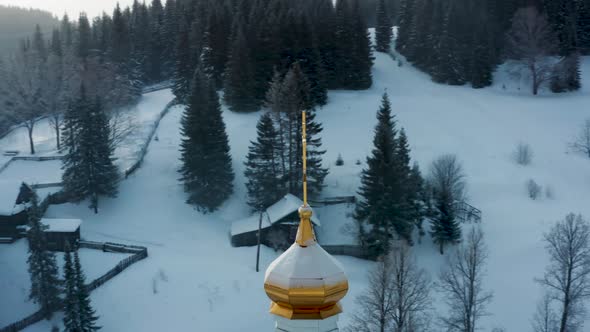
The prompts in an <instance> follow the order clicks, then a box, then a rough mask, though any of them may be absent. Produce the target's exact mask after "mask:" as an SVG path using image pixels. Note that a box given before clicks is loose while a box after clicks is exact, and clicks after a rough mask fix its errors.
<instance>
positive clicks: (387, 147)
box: [355, 94, 397, 257]
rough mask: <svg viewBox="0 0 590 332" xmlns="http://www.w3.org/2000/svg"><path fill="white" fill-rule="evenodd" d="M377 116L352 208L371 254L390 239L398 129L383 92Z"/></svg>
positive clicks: (375, 254)
mask: <svg viewBox="0 0 590 332" xmlns="http://www.w3.org/2000/svg"><path fill="white" fill-rule="evenodd" d="M377 120H378V123H377V126H376V128H375V137H374V139H373V145H374V149H373V151H372V153H371V156H369V157H367V166H368V168H366V169H364V170H363V172H362V175H361V187H360V190H359V195H361V196H362V198H363V199H362V200H361V201H360V202H359V203H358V205H357V208H356V211H355V219H356V220H358V221H359V222H360V223H361V227H360V230H361V234H360V241H361V244H362V245H363V246H364V247H365V248H367V249H368V251H369V254H370V256H372V257H379V256H381V255H383V254H385V253H387V252H388V251H389V247H390V241H391V236H390V234H391V224H392V220H391V217H390V215H389V213H390V211H391V208H390V202H391V200H392V197H391V196H392V193H391V191H392V188H391V186H390V185H391V181H392V175H393V174H392V173H393V172H392V170H393V169H394V167H395V150H396V149H397V147H396V135H397V130H396V128H395V120H394V117H393V115H392V114H391V103H390V101H389V97H388V96H387V94H384V95H383V99H382V101H381V107H380V108H379V111H378V112H377ZM365 225H367V226H368V227H365Z"/></svg>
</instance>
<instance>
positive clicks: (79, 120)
mask: <svg viewBox="0 0 590 332" xmlns="http://www.w3.org/2000/svg"><path fill="white" fill-rule="evenodd" d="M64 146H65V148H66V156H65V158H64V161H63V166H62V168H63V169H64V174H63V183H64V191H65V192H66V193H67V194H68V195H69V197H70V199H71V200H72V201H74V202H79V201H81V200H84V199H86V198H90V208H91V209H94V212H95V213H98V198H99V196H103V195H104V196H108V197H115V196H116V195H117V184H118V181H119V173H118V170H117V167H116V166H115V165H114V160H115V159H114V157H113V153H114V147H113V144H112V138H111V134H110V126H109V122H108V119H107V116H106V114H105V113H104V111H103V109H102V106H101V103H100V100H99V99H98V98H97V100H96V102H94V103H91V102H89V101H88V99H87V96H86V91H85V88H84V86H82V88H81V92H80V98H79V99H78V101H77V102H76V104H75V106H74V107H70V108H69V109H68V111H67V114H66V116H65V128H64Z"/></svg>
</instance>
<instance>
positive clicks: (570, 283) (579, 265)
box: [538, 214, 590, 332]
mask: <svg viewBox="0 0 590 332" xmlns="http://www.w3.org/2000/svg"><path fill="white" fill-rule="evenodd" d="M544 237H545V247H546V249H547V252H548V254H549V262H550V263H549V266H547V270H546V272H545V276H544V277H543V278H542V279H539V280H538V282H539V283H540V284H541V285H543V286H544V287H545V288H546V289H547V291H548V292H550V294H552V300H553V301H555V302H557V304H558V308H559V309H558V311H557V315H558V317H559V318H558V319H559V323H558V326H559V329H558V331H559V332H570V331H582V326H583V323H584V314H585V311H586V308H585V305H584V304H585V301H586V300H587V299H589V298H590V223H589V222H588V221H586V220H584V219H583V218H582V216H581V215H575V214H568V215H567V216H566V217H565V219H564V220H563V221H559V222H558V223H556V224H555V225H554V226H553V227H552V228H551V231H550V232H548V233H546V234H545V236H544Z"/></svg>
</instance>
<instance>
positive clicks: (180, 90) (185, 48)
mask: <svg viewBox="0 0 590 332" xmlns="http://www.w3.org/2000/svg"><path fill="white" fill-rule="evenodd" d="M175 47H176V48H175V55H176V63H175V72H174V79H173V81H174V85H173V87H172V91H173V92H174V95H175V96H176V99H178V101H179V102H181V103H185V102H186V101H187V98H188V94H189V91H190V82H191V79H192V77H191V73H193V72H194V67H193V63H192V58H191V44H190V26H189V23H188V22H186V21H182V22H181V23H180V27H179V32H178V36H176V45H175Z"/></svg>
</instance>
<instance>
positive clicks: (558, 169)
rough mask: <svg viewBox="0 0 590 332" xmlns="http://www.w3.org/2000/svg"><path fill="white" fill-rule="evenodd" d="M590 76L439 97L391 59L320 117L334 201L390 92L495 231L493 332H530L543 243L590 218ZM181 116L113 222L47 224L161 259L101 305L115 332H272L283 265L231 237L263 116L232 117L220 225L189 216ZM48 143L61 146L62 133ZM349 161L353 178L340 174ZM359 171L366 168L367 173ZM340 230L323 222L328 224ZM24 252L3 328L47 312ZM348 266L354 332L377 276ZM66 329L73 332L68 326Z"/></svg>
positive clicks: (3, 255)
mask: <svg viewBox="0 0 590 332" xmlns="http://www.w3.org/2000/svg"><path fill="white" fill-rule="evenodd" d="M582 69H583V88H582V90H580V91H578V92H575V93H570V94H562V95H559V96H557V95H552V94H542V95H540V96H537V97H533V96H530V95H529V93H528V90H527V89H526V87H524V85H523V88H522V90H519V89H518V86H519V83H516V82H514V78H513V77H508V76H507V75H504V74H501V73H502V71H503V70H504V68H501V69H500V74H498V75H497V79H496V83H495V84H494V85H493V86H492V87H490V88H486V89H482V90H473V89H471V88H469V87H450V86H445V85H438V84H434V83H432V82H431V81H430V79H429V77H428V76H427V75H425V74H422V73H420V72H419V71H417V70H415V69H414V68H412V67H411V66H410V65H408V64H404V65H403V66H401V67H400V66H398V64H397V62H396V61H394V60H392V59H391V57H390V56H388V55H385V54H382V53H377V54H376V60H375V66H374V68H373V76H374V85H373V87H372V88H371V89H369V90H367V91H358V92H351V91H331V92H330V93H329V103H328V105H326V106H325V107H324V108H323V109H321V110H319V111H318V116H317V119H318V120H319V121H320V122H321V123H323V126H324V132H323V133H322V139H323V143H324V148H325V149H327V151H328V152H327V154H326V157H325V159H324V162H325V163H326V166H329V167H330V175H329V176H328V177H327V179H326V184H327V187H326V188H325V190H324V192H323V194H324V195H326V196H336V195H338V196H341V195H354V194H355V193H356V191H357V188H358V185H359V175H360V171H361V170H362V168H363V167H364V160H365V157H366V154H367V152H368V151H370V149H371V140H372V137H373V128H374V126H375V124H376V119H375V113H376V110H377V108H378V105H379V102H380V97H381V95H382V93H383V92H384V91H387V92H388V93H389V95H390V98H391V100H392V105H393V109H394V113H395V114H396V118H397V121H398V123H399V126H402V127H404V128H405V129H406V131H407V133H408V136H409V137H410V144H411V148H412V157H413V159H414V160H415V161H417V162H419V163H420V166H421V167H422V168H423V169H427V167H428V165H429V163H430V162H431V161H432V160H433V159H434V158H436V157H437V156H439V155H440V154H443V153H454V154H457V156H458V157H459V159H460V160H461V161H462V162H463V165H464V168H465V172H466V174H467V176H468V185H469V202H470V203H471V204H472V205H474V206H476V207H478V208H479V209H481V210H482V211H483V220H482V228H483V230H484V232H485V235H486V241H487V244H488V246H489V249H490V258H489V264H488V266H487V277H486V279H485V287H486V288H487V289H489V290H493V291H494V299H493V301H492V303H491V305H490V306H489V312H490V314H491V315H490V316H488V317H486V318H485V319H484V321H483V324H482V327H484V328H485V330H487V331H490V330H491V329H492V328H495V327H503V328H505V329H506V330H507V331H528V330H530V321H529V320H530V317H531V316H532V314H533V312H534V310H535V304H536V302H537V300H538V299H539V298H540V297H541V289H540V287H539V286H538V285H537V284H535V282H534V281H533V279H534V278H535V277H540V276H542V274H543V271H544V268H545V265H546V262H547V258H546V256H545V251H544V248H543V242H542V234H543V233H544V232H546V231H547V230H548V228H549V227H550V225H551V224H552V223H553V222H555V221H557V220H560V219H563V217H564V216H565V215H566V214H567V213H569V212H575V213H582V214H583V215H585V216H587V217H590V204H588V197H590V186H588V183H590V160H588V158H585V157H584V156H580V155H577V154H575V153H572V152H571V151H569V148H568V143H569V142H571V140H572V138H573V136H574V135H575V133H576V131H577V130H578V127H579V126H580V125H581V123H582V122H583V120H584V119H586V118H588V117H590V59H588V58H585V59H584V61H583V65H582ZM149 98H150V99H148V100H149V102H148V103H141V104H140V105H139V106H138V109H139V110H140V112H142V110H143V108H150V107H154V110H159V109H161V108H162V107H163V106H162V105H165V104H166V103H168V102H169V101H170V100H171V99H172V95H171V94H170V92H169V91H167V90H164V91H162V92H159V93H155V95H153V98H151V97H149ZM154 105H158V106H157V107H156V106H154ZM150 112H151V111H150ZM181 113H182V106H177V107H174V108H173V109H172V110H171V112H170V113H169V114H168V115H167V116H166V117H165V118H164V119H163V120H162V122H161V123H160V127H159V128H158V131H157V136H158V138H159V139H158V140H157V141H153V142H152V144H151V145H150V148H149V152H148V154H147V156H146V159H145V162H144V164H143V166H142V168H141V169H139V171H138V172H137V173H135V174H134V175H132V176H131V177H130V178H128V179H126V180H125V181H123V182H122V183H121V185H120V190H119V196H118V198H116V199H105V200H104V201H102V203H101V208H100V213H99V214H97V215H95V214H93V212H92V211H91V210H89V209H88V208H87V204H86V203H81V204H79V205H73V204H65V205H60V206H52V207H50V209H49V211H48V212H47V214H46V217H55V218H57V217H59V218H80V219H82V220H83V221H84V222H83V225H82V237H83V238H85V239H89V240H93V241H114V242H123V243H128V244H137V245H142V246H146V247H148V249H149V257H148V259H146V260H143V261H141V262H139V263H137V264H136V265H134V266H132V267H131V268H129V269H128V270H126V271H125V272H124V273H123V274H121V275H120V276H117V277H116V278H114V279H113V280H112V281H110V282H108V283H107V284H106V285H104V286H102V287H101V288H99V289H97V290H95V291H94V292H93V293H92V302H93V305H94V308H95V309H96V311H97V313H98V314H99V315H100V319H99V321H98V323H99V325H100V326H102V327H103V330H104V331H189V330H191V331H195V330H198V331H270V330H271V329H272V328H273V324H274V323H273V321H274V320H273V317H271V315H270V314H268V312H267V311H268V306H269V300H268V298H267V297H266V295H265V294H264V291H263V288H262V286H263V277H264V273H263V271H264V269H265V268H266V266H268V264H269V263H270V262H271V261H272V260H273V259H274V258H276V257H277V255H278V254H279V253H277V252H274V251H273V250H272V249H269V248H263V250H262V272H258V273H256V272H255V270H254V263H255V253H256V248H232V247H231V246H230V242H229V236H228V232H229V229H230V225H231V223H232V221H235V220H237V219H242V218H243V217H244V216H247V215H248V214H249V210H248V207H247V205H246V204H245V201H246V200H245V198H246V190H245V186H244V182H245V180H244V177H243V170H244V165H243V162H244V160H245V155H246V153H247V148H248V144H249V141H250V140H252V139H254V138H255V125H256V122H257V120H258V118H259V116H260V115H261V113H260V112H258V113H253V114H236V113H232V112H230V111H227V110H225V111H224V119H225V122H226V125H227V131H228V134H229V139H230V146H231V150H232V156H233V167H234V171H235V173H236V179H235V183H234V185H235V188H236V190H235V193H234V195H233V196H232V197H231V199H230V200H228V201H227V202H226V203H225V204H224V205H223V207H222V208H221V209H220V210H219V211H218V212H216V213H213V214H207V215H203V214H201V213H199V212H197V211H196V210H195V209H193V208H192V207H191V206H190V205H187V204H185V202H184V201H185V198H186V196H185V193H184V191H183V189H182V186H181V183H180V182H179V181H178V178H179V175H178V172H177V170H178V168H179V156H180V153H179V151H178V146H179V141H180V131H179V120H180V117H181ZM39 132H40V133H45V134H47V136H48V137H46V138H47V139H48V140H50V137H49V136H50V135H51V132H50V131H43V130H40V131H39ZM7 139H8V140H9V141H6V140H7ZM519 142H526V143H528V144H530V145H531V147H532V149H533V150H534V158H533V162H532V164H531V165H530V166H526V167H523V166H519V165H517V164H516V163H515V162H514V161H513V160H512V155H511V153H512V151H513V150H514V148H515V147H516V145H517V144H518V143H519ZM19 144H25V146H26V137H25V136H24V135H21V137H20V138H15V139H13V138H10V137H9V138H6V139H5V140H3V141H0V147H1V148H2V149H9V148H10V149H15V148H16V149H21V148H22V147H21V145H19ZM338 154H341V155H342V157H343V159H344V162H345V164H344V166H341V167H337V166H335V165H334V162H335V160H336V158H337V156H338ZM357 160H361V161H362V164H361V165H356V164H355V163H356V161H357ZM0 175H1V174H0ZM531 178H532V179H535V181H536V182H538V183H539V184H541V185H543V186H544V187H550V188H551V189H552V191H553V193H554V198H543V199H541V200H538V201H532V200H530V199H529V198H528V196H527V193H526V190H525V182H526V181H527V180H529V179H531ZM337 222H338V221H337V220H330V219H329V218H323V219H322V224H324V225H326V224H330V223H337ZM336 229H337V228H336ZM335 236H339V235H338V234H335ZM24 241H25V240H20V241H18V242H17V243H15V244H12V245H2V246H0V270H2V279H0V294H2V296H1V297H0V308H2V312H1V313H0V326H3V325H6V324H8V323H10V322H12V321H14V320H17V319H20V318H22V317H24V316H25V315H27V314H29V313H31V312H32V311H34V309H35V305H34V304H32V303H29V302H27V300H26V293H27V291H26V289H27V287H28V283H29V281H28V276H27V272H26V263H25V262H24V260H25V257H26V253H25V251H26V245H25V242H24ZM412 251H413V253H414V254H415V255H416V257H417V259H418V262H419V264H420V265H421V266H422V267H424V268H425V269H426V270H427V271H428V272H429V273H430V274H431V276H432V277H433V279H435V277H436V273H437V272H438V270H439V269H440V266H441V264H442V263H444V260H443V259H441V257H440V255H439V254H438V251H437V250H436V248H435V247H434V246H433V245H432V244H431V241H430V239H429V238H428V236H427V237H426V238H425V239H424V240H423V242H422V244H416V245H415V246H414V247H413V249H412ZM94 255H95V254H94V253H92V255H85V254H84V253H83V254H82V262H83V265H84V268H85V270H86V272H87V274H88V275H89V276H90V277H92V276H93V275H96V274H95V273H98V274H99V273H100V272H97V271H99V270H101V269H102V268H103V267H104V270H105V271H106V270H107V269H108V267H107V266H108V263H109V259H110V257H108V256H100V257H96V256H94ZM337 258H338V260H339V261H340V262H341V263H342V264H343V265H344V268H345V270H346V273H347V275H348V278H349V280H350V292H349V294H348V296H347V297H346V298H345V299H344V301H343V306H344V314H343V315H342V317H341V326H345V325H346V323H347V321H348V320H349V318H350V315H351V314H352V313H354V311H355V310H356V309H358V308H357V305H356V303H355V297H356V296H358V295H359V294H361V293H362V292H363V290H364V288H365V287H366V274H367V272H368V271H369V269H370V268H371V267H372V263H370V262H368V261H364V260H360V259H355V258H350V257H337ZM105 265H106V266H105ZM5 294H6V295H7V296H5ZM439 302H440V301H435V304H434V308H433V309H435V311H436V313H435V314H444V307H443V306H441V305H439V304H440V303H439ZM54 322H55V323H56V324H61V317H60V316H56V317H55V318H54ZM51 326H52V322H47V321H43V322H41V323H39V324H36V325H34V326H32V327H30V328H28V329H27V330H26V331H35V332H36V331H48V330H49V329H50V328H51ZM586 326H590V320H587V324H586Z"/></svg>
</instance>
